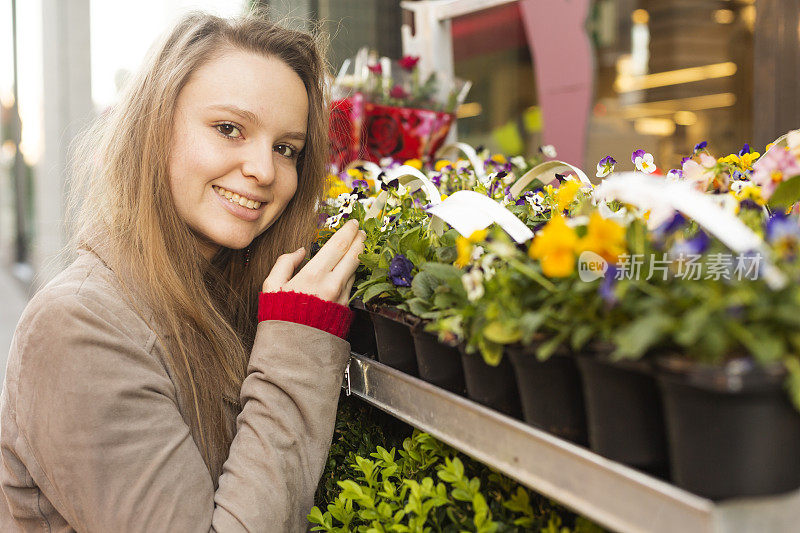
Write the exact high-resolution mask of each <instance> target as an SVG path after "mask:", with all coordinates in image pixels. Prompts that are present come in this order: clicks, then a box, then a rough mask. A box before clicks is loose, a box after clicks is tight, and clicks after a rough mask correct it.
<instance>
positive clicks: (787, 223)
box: [764, 213, 800, 243]
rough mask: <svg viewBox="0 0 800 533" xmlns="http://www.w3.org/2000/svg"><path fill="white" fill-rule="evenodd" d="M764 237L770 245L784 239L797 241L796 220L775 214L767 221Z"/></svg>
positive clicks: (798, 230)
mask: <svg viewBox="0 0 800 533" xmlns="http://www.w3.org/2000/svg"><path fill="white" fill-rule="evenodd" d="M764 236H765V237H766V238H767V241H769V242H770V243H774V242H775V241H779V240H784V239H797V238H798V237H800V227H798V225H797V220H796V219H794V218H792V217H790V216H789V215H784V214H783V213H775V214H774V215H772V216H771V217H770V219H769V220H768V221H767V225H766V227H765V228H764Z"/></svg>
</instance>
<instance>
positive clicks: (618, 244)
mask: <svg viewBox="0 0 800 533" xmlns="http://www.w3.org/2000/svg"><path fill="white" fill-rule="evenodd" d="M587 250H588V251H590V252H594V253H596V254H597V255H599V256H601V257H602V258H603V259H605V260H606V261H608V262H609V263H616V262H617V259H618V258H619V256H620V255H622V254H624V253H625V250H626V243H625V228H624V227H622V226H621V225H619V224H617V223H616V222H614V221H613V220H608V219H606V218H603V217H602V216H601V215H600V213H598V212H596V211H595V212H594V213H592V216H591V217H589V225H588V226H587V227H586V235H585V236H584V237H583V238H582V239H580V240H579V241H578V244H577V246H576V251H577V252H578V253H580V252H585V251H587Z"/></svg>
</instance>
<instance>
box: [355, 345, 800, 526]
mask: <svg viewBox="0 0 800 533" xmlns="http://www.w3.org/2000/svg"><path fill="white" fill-rule="evenodd" d="M343 387H344V388H347V389H348V390H349V391H350V392H351V393H352V394H355V395H356V396H358V397H360V398H362V399H363V400H365V401H367V402H368V403H370V404H372V405H374V406H376V407H378V408H380V409H381V410H383V411H386V412H387V413H389V414H391V415H393V416H394V417H396V418H399V419H400V420H403V421H405V422H407V423H408V424H410V425H412V426H414V427H417V428H419V429H420V430H422V431H426V432H428V433H430V434H431V435H433V436H435V437H436V438H438V439H440V440H442V441H444V442H446V443H447V444H449V445H451V446H453V447H454V448H457V449H459V450H461V451H462V452H464V453H465V454H467V455H469V456H471V457H472V458H474V459H476V460H478V461H481V462H482V463H484V464H487V465H490V466H491V467H493V468H495V469H496V470H499V471H500V472H502V473H504V474H506V475H507V476H509V477H511V478H513V479H515V480H517V481H518V482H520V483H522V484H523V485H525V486H527V487H530V488H531V489H533V490H535V491H536V492H539V493H541V494H544V495H545V496H548V497H550V498H552V499H554V500H556V501H558V502H560V503H561V504H563V505H564V506H566V507H569V508H571V509H572V510H574V511H575V512H577V513H579V514H581V515H584V516H586V517H587V518H590V519H592V520H594V521H595V522H597V523H599V524H601V525H603V526H605V527H607V528H610V529H612V530H615V531H619V532H622V533H628V532H631V533H634V532H637V533H638V532H665V533H666V532H669V533H672V532H680V533H745V532H747V533H751V532H752V533H763V532H798V531H800V491H794V492H792V493H789V494H785V495H780V496H771V497H766V498H747V499H741V500H730V501H725V502H722V503H719V502H716V503H715V502H713V501H711V500H708V499H705V498H702V497H700V496H697V495H694V494H691V493H689V492H686V491H684V490H682V489H679V488H677V487H675V486H674V485H670V484H669V483H667V482H665V481H662V480H660V479H656V478H654V477H651V476H649V475H646V474H643V473H642V472H639V471H637V470H634V469H632V468H629V467H627V466H624V465H622V464H620V463H617V462H614V461H611V460H609V459H606V458H604V457H601V456H599V455H597V454H595V453H593V452H591V451H589V450H587V449H585V448H583V447H580V446H577V445H575V444H572V443H570V442H567V441H565V440H562V439H559V438H557V437H554V436H552V435H550V434H548V433H546V432H544V431H540V430H538V429H536V428H534V427H531V426H528V425H526V424H524V423H522V422H520V421H517V420H514V419H512V418H509V417H507V416H505V415H502V414H500V413H498V412H496V411H494V410H491V409H488V408H486V407H483V406H481V405H479V404H477V403H475V402H472V401H470V400H468V399H466V398H462V397H461V396H457V395H455V394H452V393H450V392H448V391H445V390H443V389H440V388H439V387H436V386H434V385H431V384H429V383H426V382H424V381H422V380H420V379H417V378H414V377H412V376H409V375H407V374H404V373H402V372H400V371H398V370H395V369H393V368H390V367H388V366H386V365H383V364H381V363H378V362H377V361H373V360H371V359H367V358H365V357H363V356H361V355H358V354H355V353H354V354H352V357H351V359H350V364H349V367H348V370H347V372H346V374H345V381H344V383H343Z"/></svg>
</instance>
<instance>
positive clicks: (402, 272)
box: [389, 254, 414, 287]
mask: <svg viewBox="0 0 800 533" xmlns="http://www.w3.org/2000/svg"><path fill="white" fill-rule="evenodd" d="M412 268H414V263H412V262H411V261H409V260H408V258H407V257H406V256H404V255H403V254H397V255H396V256H394V257H393V258H392V261H391V263H389V279H390V280H391V282H392V283H394V284H395V286H397V287H410V286H411V280H412V279H414V275H413V274H411V269H412Z"/></svg>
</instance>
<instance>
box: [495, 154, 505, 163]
mask: <svg viewBox="0 0 800 533" xmlns="http://www.w3.org/2000/svg"><path fill="white" fill-rule="evenodd" d="M492 161H495V162H497V163H500V164H501V165H505V164H506V163H507V162H508V161H507V160H506V156H504V155H503V154H494V155H493V156H492Z"/></svg>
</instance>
